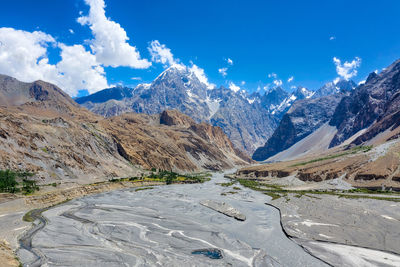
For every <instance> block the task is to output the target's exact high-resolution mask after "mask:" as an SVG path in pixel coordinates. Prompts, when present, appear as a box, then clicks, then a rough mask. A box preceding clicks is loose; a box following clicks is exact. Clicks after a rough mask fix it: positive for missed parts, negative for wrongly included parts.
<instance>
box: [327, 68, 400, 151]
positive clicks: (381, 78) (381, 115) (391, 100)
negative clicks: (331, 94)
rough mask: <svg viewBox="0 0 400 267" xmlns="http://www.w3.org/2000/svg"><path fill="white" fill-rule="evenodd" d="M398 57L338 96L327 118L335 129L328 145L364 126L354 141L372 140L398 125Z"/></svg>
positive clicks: (399, 73)
mask: <svg viewBox="0 0 400 267" xmlns="http://www.w3.org/2000/svg"><path fill="white" fill-rule="evenodd" d="M399 96H400V60H398V61H396V62H394V63H393V64H392V65H391V66H389V67H387V68H386V69H384V70H383V71H382V72H381V73H379V74H376V73H375V72H373V73H371V74H370V75H369V76H368V79H367V80H366V82H365V83H364V84H362V85H360V86H359V87H358V88H357V89H356V90H354V91H353V92H352V93H351V94H350V95H349V96H347V97H345V98H343V99H342V101H341V102H340V104H339V105H338V107H337V108H336V111H335V113H334V115H333V117H332V119H331V121H330V123H329V124H330V125H332V126H336V128H337V129H338V132H337V133H336V135H335V136H334V138H333V139H332V141H331V143H330V146H331V147H333V146H336V145H339V144H341V143H343V142H344V141H345V140H347V139H348V138H350V137H351V136H353V135H355V134H356V133H358V132H359V131H361V130H363V129H367V130H366V132H365V133H363V135H362V136H360V137H359V138H358V140H357V141H356V143H362V142H365V141H367V140H370V139H372V138H373V137H375V136H376V135H377V134H379V133H381V132H384V131H386V130H393V129H395V128H396V127H398V126H399V112H400V110H399V107H400V97H399Z"/></svg>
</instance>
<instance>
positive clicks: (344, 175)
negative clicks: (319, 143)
mask: <svg viewBox="0 0 400 267" xmlns="http://www.w3.org/2000/svg"><path fill="white" fill-rule="evenodd" d="M399 155H400V140H399V139H394V140H391V141H389V142H386V143H382V144H379V145H377V146H376V147H373V148H371V147H358V148H350V149H347V150H339V149H337V148H336V150H331V151H327V152H325V153H322V154H318V155H310V156H308V157H306V158H301V159H297V160H292V161H285V162H277V163H270V164H263V165H257V166H250V167H244V168H242V169H240V170H238V171H237V175H238V176H239V177H242V178H247V179H261V180H262V179H263V178H283V177H288V176H294V177H297V178H298V179H300V180H302V181H306V182H322V181H326V180H332V179H336V178H340V179H342V180H344V181H346V182H348V183H350V184H352V185H353V186H356V187H367V188H378V189H380V188H382V186H383V187H385V188H390V187H393V188H397V189H399V188H400V156H399Z"/></svg>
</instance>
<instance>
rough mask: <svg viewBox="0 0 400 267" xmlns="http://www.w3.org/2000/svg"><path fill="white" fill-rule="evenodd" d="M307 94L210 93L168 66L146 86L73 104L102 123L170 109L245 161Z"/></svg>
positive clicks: (209, 88)
mask: <svg viewBox="0 0 400 267" xmlns="http://www.w3.org/2000/svg"><path fill="white" fill-rule="evenodd" d="M312 94H313V92H311V91H309V90H307V89H306V88H304V87H299V88H298V89H297V90H295V91H294V92H293V93H288V92H286V91H285V90H283V89H282V88H280V87H276V88H272V89H271V90H269V91H267V92H266V93H265V94H264V95H261V94H259V93H253V94H249V93H247V92H246V91H245V90H232V89H229V88H225V87H212V86H210V85H208V84H206V83H205V82H204V81H202V79H201V78H199V77H198V76H197V75H196V74H195V73H194V72H193V71H191V70H189V69H188V68H187V67H185V66H181V65H174V66H171V67H170V68H168V69H166V70H165V71H164V72H163V73H161V74H160V75H159V76H158V77H157V78H156V79H155V80H154V81H153V82H152V83H151V84H140V85H138V86H137V87H136V88H134V89H130V90H129V89H127V88H123V87H116V88H109V89H105V90H103V91H100V92H97V93H95V94H93V95H89V96H86V97H82V98H78V99H76V101H77V102H78V103H79V104H81V105H83V106H84V107H86V108H88V109H89V110H91V111H93V112H95V113H97V114H100V115H102V116H105V117H111V116H115V115H120V114H123V113H126V112H135V113H145V114H150V115H151V114H158V113H160V112H162V111H163V110H166V109H176V110H179V111H180V112H182V113H184V114H186V115H188V116H190V117H191V118H193V119H194V120H195V121H196V122H208V123H211V124H212V125H214V126H219V127H221V128H222V130H223V131H224V132H225V133H226V134H227V135H228V137H229V138H230V139H231V141H232V142H233V144H234V145H235V147H236V148H238V149H240V150H242V151H244V152H246V153H248V154H249V155H251V154H252V153H253V152H254V151H255V150H256V149H257V148H258V147H260V146H262V145H263V144H264V143H265V141H266V140H267V139H268V138H269V137H270V136H271V134H272V133H273V131H274V130H275V128H276V126H277V125H278V122H279V120H280V119H281V118H282V116H283V114H285V113H286V111H287V110H288V109H289V108H290V106H291V105H292V104H293V103H294V102H295V101H296V100H299V99H305V98H310V97H311V96H312Z"/></svg>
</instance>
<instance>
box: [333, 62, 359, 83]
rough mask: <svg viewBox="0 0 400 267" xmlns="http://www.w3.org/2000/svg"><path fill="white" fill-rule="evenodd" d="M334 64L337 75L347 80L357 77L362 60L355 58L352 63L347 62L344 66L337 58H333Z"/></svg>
mask: <svg viewBox="0 0 400 267" xmlns="http://www.w3.org/2000/svg"><path fill="white" fill-rule="evenodd" d="M333 63H334V64H335V65H336V72H337V74H338V75H339V76H340V77H342V78H343V79H345V80H349V79H350V78H351V77H354V76H356V75H357V68H358V67H360V65H361V58H359V57H355V58H354V59H353V60H352V61H351V62H348V61H345V62H344V63H343V64H342V62H341V60H340V59H338V58H337V57H334V58H333Z"/></svg>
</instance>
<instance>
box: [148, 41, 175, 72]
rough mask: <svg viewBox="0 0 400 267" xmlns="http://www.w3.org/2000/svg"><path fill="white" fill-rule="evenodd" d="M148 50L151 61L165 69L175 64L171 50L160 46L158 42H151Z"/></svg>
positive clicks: (162, 45)
mask: <svg viewBox="0 0 400 267" xmlns="http://www.w3.org/2000/svg"><path fill="white" fill-rule="evenodd" d="M148 50H149V52H150V55H151V60H152V61H153V62H156V63H161V64H163V65H164V66H165V67H167V66H172V65H175V64H177V61H176V60H175V59H174V55H173V54H172V53H171V49H169V48H168V47H166V46H165V45H164V44H160V42H159V41H158V40H154V41H151V43H150V46H149V47H148Z"/></svg>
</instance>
